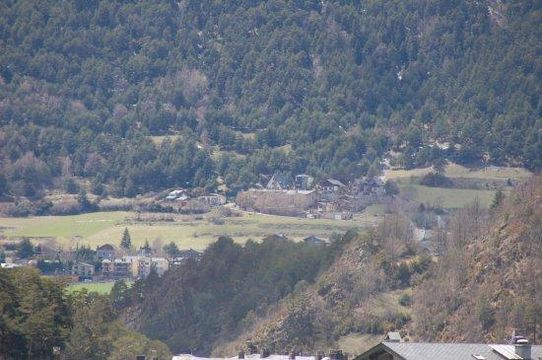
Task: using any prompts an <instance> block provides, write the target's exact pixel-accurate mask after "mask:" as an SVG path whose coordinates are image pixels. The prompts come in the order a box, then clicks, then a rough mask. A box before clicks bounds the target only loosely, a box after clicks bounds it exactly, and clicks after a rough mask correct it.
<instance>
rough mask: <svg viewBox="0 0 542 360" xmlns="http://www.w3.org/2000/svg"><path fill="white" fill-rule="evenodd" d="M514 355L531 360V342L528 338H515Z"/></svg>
mask: <svg viewBox="0 0 542 360" xmlns="http://www.w3.org/2000/svg"><path fill="white" fill-rule="evenodd" d="M514 348H515V352H516V355H518V356H519V357H521V358H522V359H524V360H531V359H532V358H531V344H529V340H527V339H525V338H523V339H518V340H516V342H515V344H514Z"/></svg>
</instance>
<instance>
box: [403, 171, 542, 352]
mask: <svg viewBox="0 0 542 360" xmlns="http://www.w3.org/2000/svg"><path fill="white" fill-rule="evenodd" d="M454 227H455V229H452V230H453V231H454V232H453V236H452V238H451V239H450V246H449V250H448V253H447V255H446V256H444V257H443V258H442V259H441V260H440V261H439V266H438V267H436V268H435V269H434V271H433V272H432V273H431V274H430V276H429V277H428V278H427V279H426V280H425V281H424V282H423V283H422V284H421V286H419V287H418V288H417V289H416V290H415V292H414V303H413V308H414V314H415V316H414V322H413V327H412V329H413V335H414V336H415V337H416V338H418V339H422V340H441V341H470V342H476V341H488V342H502V341H504V340H505V339H506V338H507V337H509V336H510V334H511V333H512V330H513V329H517V330H518V331H519V332H521V333H523V334H524V335H526V336H528V337H529V338H530V339H531V341H534V340H537V341H538V342H539V341H540V334H541V333H542V182H541V181H540V178H538V179H532V180H531V181H528V182H526V183H525V184H522V185H520V186H519V187H518V188H517V189H516V190H515V191H514V193H512V195H511V196H510V197H509V198H508V199H507V200H506V201H505V203H504V204H502V205H501V206H500V207H499V208H498V209H496V213H495V214H494V218H493V219H492V221H490V222H489V223H485V224H484V223H482V222H481V221H476V220H475V221H473V220H472V216H470V215H469V214H463V217H462V220H461V221H457V222H456V224H455V226H454Z"/></svg>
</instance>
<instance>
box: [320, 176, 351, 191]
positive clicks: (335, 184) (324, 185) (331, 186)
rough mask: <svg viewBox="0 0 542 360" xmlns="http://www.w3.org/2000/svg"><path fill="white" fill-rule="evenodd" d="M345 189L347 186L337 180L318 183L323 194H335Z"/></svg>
mask: <svg viewBox="0 0 542 360" xmlns="http://www.w3.org/2000/svg"><path fill="white" fill-rule="evenodd" d="M344 187H345V185H344V184H343V183H342V182H340V181H339V180H336V179H325V180H322V181H320V182H319V183H318V188H319V189H320V190H321V191H323V192H330V193H335V192H337V191H339V190H340V189H342V188H344Z"/></svg>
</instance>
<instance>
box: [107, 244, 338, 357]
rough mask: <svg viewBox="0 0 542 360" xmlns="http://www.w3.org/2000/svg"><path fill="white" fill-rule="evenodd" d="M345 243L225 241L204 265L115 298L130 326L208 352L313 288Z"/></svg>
mask: <svg viewBox="0 0 542 360" xmlns="http://www.w3.org/2000/svg"><path fill="white" fill-rule="evenodd" d="M345 241H346V240H345V239H341V238H339V239H337V241H336V242H335V243H334V244H333V246H331V247H324V246H320V247H318V246H316V247H314V246H308V245H306V244H303V243H294V242H292V241H288V240H285V239H282V238H280V237H276V236H275V237H269V238H266V239H264V240H263V242H261V243H256V242H253V241H249V242H247V244H246V245H245V246H241V245H239V244H236V243H234V242H233V241H232V239H230V238H227V237H222V238H219V239H218V241H217V242H216V243H214V244H212V245H210V246H209V248H208V249H207V250H206V251H205V252H204V254H203V257H202V259H201V261H199V262H196V261H189V262H187V263H186V264H183V265H181V266H179V267H175V268H173V269H172V270H169V271H168V272H166V273H165V275H164V276H163V277H162V278H158V277H157V276H150V277H149V278H147V279H146V280H145V281H137V282H136V283H135V285H134V286H132V287H131V288H130V289H128V290H126V291H125V292H119V293H118V294H117V295H114V297H115V298H116V297H120V298H123V299H125V301H124V302H123V303H122V302H119V305H120V307H121V308H123V309H124V313H125V315H126V316H125V318H126V319H127V321H128V322H129V323H131V324H132V325H133V326H134V327H135V328H136V329H137V330H139V331H141V332H143V333H144V334H148V335H149V336H150V337H152V338H158V339H160V340H162V341H164V342H165V343H166V344H168V345H169V346H170V348H171V349H172V351H173V352H175V353H196V354H209V353H210V352H211V350H212V349H213V346H214V343H215V342H216V341H217V340H218V339H221V338H224V339H229V340H231V339H233V338H234V337H235V336H237V335H238V334H240V333H241V332H242V331H243V330H244V329H245V325H246V323H247V321H250V320H249V319H252V318H254V317H255V316H256V313H257V312H261V311H265V310H266V309H267V308H268V307H269V306H272V305H273V304H276V303H277V302H278V301H279V300H280V299H282V298H284V297H285V296H287V295H288V294H290V293H291V292H292V291H294V290H295V289H296V288H297V287H300V286H302V284H304V283H312V282H313V281H314V279H315V278H316V277H317V275H318V274H319V273H320V272H322V271H324V270H325V269H327V268H328V267H329V265H330V264H331V263H332V262H333V260H334V258H335V256H336V254H337V253H339V252H340V249H341V247H342V244H343V243H344V242H345Z"/></svg>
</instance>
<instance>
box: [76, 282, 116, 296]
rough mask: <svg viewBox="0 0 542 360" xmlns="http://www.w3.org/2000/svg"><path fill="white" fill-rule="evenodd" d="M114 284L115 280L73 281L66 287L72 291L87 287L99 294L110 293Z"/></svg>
mask: <svg viewBox="0 0 542 360" xmlns="http://www.w3.org/2000/svg"><path fill="white" fill-rule="evenodd" d="M114 284H115V282H114V281H107V282H89V283H84V282H80V283H73V284H70V285H68V287H67V288H66V291H68V292H70V293H71V292H74V291H80V290H83V289H87V291H88V292H97V293H98V294H109V293H110V292H111V289H112V288H113V285H114Z"/></svg>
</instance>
